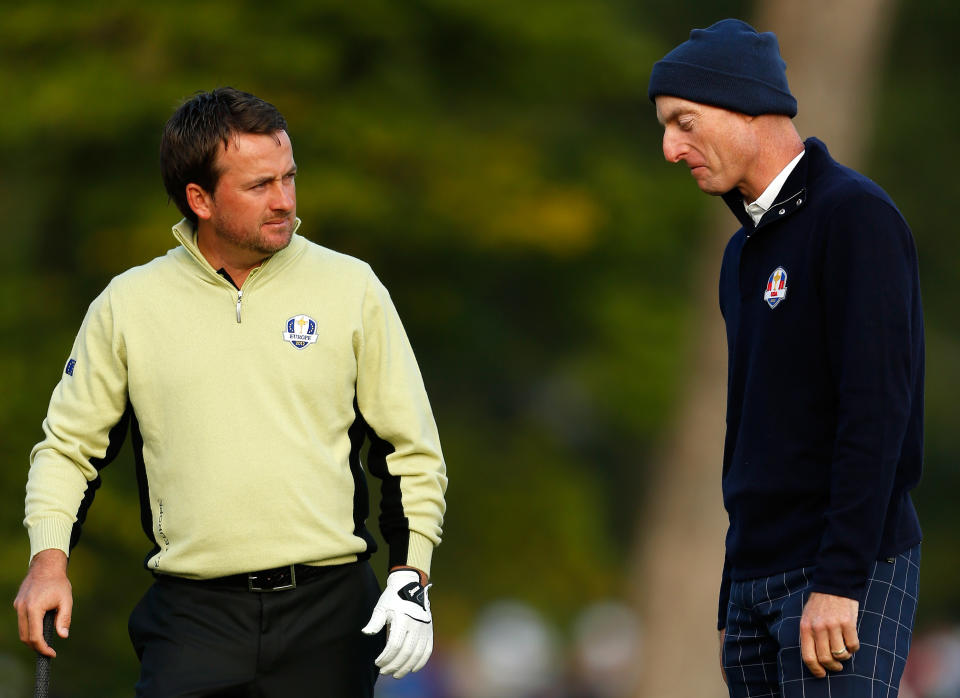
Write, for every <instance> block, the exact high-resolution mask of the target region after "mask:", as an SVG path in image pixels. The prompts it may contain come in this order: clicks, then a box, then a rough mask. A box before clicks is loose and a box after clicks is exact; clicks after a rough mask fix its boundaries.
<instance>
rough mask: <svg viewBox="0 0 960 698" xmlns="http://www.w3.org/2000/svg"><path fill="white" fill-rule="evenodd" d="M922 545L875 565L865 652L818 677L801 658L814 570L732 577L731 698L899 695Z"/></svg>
mask: <svg viewBox="0 0 960 698" xmlns="http://www.w3.org/2000/svg"><path fill="white" fill-rule="evenodd" d="M919 569H920V546H919V545H918V546H916V547H914V548H911V549H910V550H907V551H906V552H904V553H901V554H900V555H898V556H897V557H895V558H893V561H892V562H890V561H887V560H880V561H878V562H876V563H874V566H873V570H872V571H871V574H870V580H869V582H868V585H867V590H866V594H865V598H864V601H863V602H862V603H861V604H860V611H859V614H858V617H857V635H858V637H859V639H860V651H858V652H857V653H856V654H854V655H853V657H852V658H851V659H848V660H847V661H845V662H843V665H844V666H843V671H840V672H836V673H834V672H830V671H828V672H827V677H826V678H823V679H818V678H816V677H815V676H814V675H813V674H811V673H810V670H809V669H807V667H806V665H805V664H804V663H803V658H802V657H801V656H800V615H801V613H802V612H803V604H804V603H805V602H806V600H807V597H808V596H809V594H810V577H811V573H812V572H813V567H804V568H802V569H798V570H793V571H791V572H786V573H783V574H777V575H773V576H771V577H762V578H760V579H751V580H746V581H742V582H736V581H735V582H733V584H732V585H731V588H730V603H729V604H728V606H727V630H726V635H725V638H724V643H723V668H724V671H725V672H726V675H727V686H728V689H729V691H730V696H731V698H759V697H760V696H773V697H777V698H779V697H782V698H800V697H801V696H802V697H804V698H821V697H823V698H895V696H896V695H897V692H898V690H899V687H900V677H901V676H902V675H903V667H904V665H905V664H906V662H907V652H908V651H909V650H910V637H911V634H912V632H913V619H914V616H915V614H916V610H917V584H918V572H919Z"/></svg>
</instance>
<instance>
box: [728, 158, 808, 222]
mask: <svg viewBox="0 0 960 698" xmlns="http://www.w3.org/2000/svg"><path fill="white" fill-rule="evenodd" d="M805 152H807V151H806V150H801V151H800V154H799V155H797V156H796V157H795V158H794V159H793V160H791V161H790V162H788V163H787V166H786V167H784V168H783V169H782V170H780V174H778V175H777V176H776V177H774V178H773V181H772V182H770V184H768V185H767V188H766V189H764V190H763V193H762V194H761V195H760V196H759V197H758V198H757V200H756V201H754V202H753V203H750V204H748V203H747V202H746V201H744V202H743V207H744V208H745V209H746V211H747V213H748V214H749V215H750V218H752V219H753V224H754V225H755V226H756V225H757V223H759V222H760V219H761V218H763V214H765V213H766V212H767V211H768V210H769V209H770V207H771V206H772V205H773V202H774V201H776V199H777V195H778V194H779V193H780V190H781V189H782V188H783V183H784V182H786V181H787V177H789V176H790V173H791V172H793V168H795V167H796V166H797V163H798V162H800V158H802V157H803V154H804V153H805Z"/></svg>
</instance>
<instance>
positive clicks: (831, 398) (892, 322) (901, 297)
mask: <svg viewBox="0 0 960 698" xmlns="http://www.w3.org/2000/svg"><path fill="white" fill-rule="evenodd" d="M724 200H725V201H726V203H727V204H728V206H730V209H731V210H732V211H733V213H734V215H736V216H737V218H738V219H740V221H741V223H742V224H743V227H742V228H741V229H740V230H738V231H737V233H736V234H735V235H734V236H733V237H732V238H731V240H730V242H729V243H728V244H727V249H726V251H725V253H724V256H723V266H722V269H721V272H720V308H721V311H722V312H723V317H724V320H725V321H726V326H727V346H728V350H729V360H728V394H727V436H726V443H725V445H724V454H723V501H724V506H725V507H726V509H727V513H728V514H729V518H730V527H729V529H728V531H727V541H726V562H725V564H724V573H723V584H722V586H721V592H720V617H719V625H718V627H720V628H723V627H725V625H726V613H727V601H728V597H729V585H730V580H731V579H735V580H743V579H752V578H756V577H762V576H767V575H772V574H776V573H778V572H784V571H787V570H791V569H796V568H799V567H804V566H809V565H815V566H816V571H815V572H814V574H813V578H812V582H813V588H812V590H813V591H820V592H826V593H830V594H837V595H840V596H846V597H849V598H854V599H858V600H861V601H862V598H861V597H862V595H863V593H864V590H865V585H866V580H867V578H868V575H869V572H870V568H871V566H872V564H873V562H874V561H875V560H877V559H882V558H886V557H892V556H894V555H896V554H897V553H900V552H902V551H904V550H906V549H907V548H909V547H912V546H913V545H916V544H917V543H918V542H919V541H920V525H919V522H918V520H917V515H916V511H915V510H914V507H913V503H912V502H911V500H910V495H909V492H910V490H911V489H912V488H913V487H914V486H915V485H916V484H917V482H918V481H919V479H920V470H921V462H922V451H923V371H924V368H923V366H924V363H923V362H924V357H923V354H924V344H923V310H922V307H921V303H920V284H919V278H918V272H917V253H916V248H915V245H914V241H913V236H912V235H911V233H910V229H909V227H908V226H907V223H906V221H905V220H904V219H903V216H902V215H901V214H900V212H899V211H898V210H897V207H896V206H895V205H894V203H893V201H891V200H890V197H889V196H887V194H886V193H885V192H884V191H883V190H882V189H881V188H880V187H878V186H877V185H876V184H874V183H873V182H872V181H870V180H869V179H867V178H866V177H864V176H863V175H861V174H858V173H857V172H854V171H853V170H851V169H849V168H846V167H843V166H842V165H839V164H838V163H836V162H835V161H834V160H833V159H832V158H831V157H830V155H829V153H828V152H827V149H826V147H825V146H824V144H823V143H821V142H820V141H818V140H816V139H813V138H811V139H810V140H808V141H807V142H806V154H805V155H804V156H803V158H801V159H800V162H799V163H798V164H797V167H796V168H795V169H794V171H793V172H792V173H791V174H790V176H789V177H788V179H787V181H786V183H785V184H784V186H783V188H782V189H781V192H780V196H779V197H778V203H776V204H774V205H773V206H772V207H771V209H770V210H769V211H768V212H767V213H766V214H765V215H764V217H763V218H762V219H761V220H760V223H759V224H758V225H757V226H756V228H754V224H753V221H752V220H751V219H750V217H749V216H748V215H747V213H746V211H745V210H744V207H743V197H742V196H741V195H740V193H739V192H738V191H736V190H734V191H732V192H730V193H728V194H726V195H725V196H724Z"/></svg>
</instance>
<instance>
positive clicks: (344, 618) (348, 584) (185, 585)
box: [129, 561, 385, 698]
mask: <svg viewBox="0 0 960 698" xmlns="http://www.w3.org/2000/svg"><path fill="white" fill-rule="evenodd" d="M379 596H380V588H379V585H378V583H377V579H376V576H375V575H374V573H373V570H372V569H371V568H370V565H369V563H367V562H366V561H364V562H356V563H351V564H347V565H339V566H335V567H330V568H327V569H325V570H324V572H323V574H321V575H320V576H319V577H317V578H313V579H310V580H308V581H306V582H303V583H299V582H298V585H297V588H296V589H288V590H285V591H275V592H251V591H247V590H245V589H242V588H221V587H211V586H205V585H199V584H197V583H196V582H191V581H189V580H181V579H176V578H172V577H163V576H158V577H157V581H156V582H155V583H154V584H153V586H151V587H150V588H149V589H148V590H147V592H146V594H145V595H144V597H143V598H142V599H141V600H140V602H139V603H138V604H137V606H136V607H135V608H134V610H133V613H131V615H130V624H129V631H130V639H131V641H132V642H133V647H134V650H135V651H136V653H137V657H139V658H140V680H139V682H138V683H137V696H138V697H140V698H173V697H174V696H176V697H183V698H186V697H187V696H190V697H191V698H193V697H199V696H210V697H213V696H219V697H222V698H226V697H231V698H232V697H234V696H236V697H238V698H239V697H244V698H273V697H274V696H324V697H328V698H372V696H373V686H374V683H375V682H376V680H377V676H378V669H377V667H376V665H375V664H374V663H373V661H374V659H375V658H376V657H377V655H378V654H380V652H381V651H382V650H383V646H384V640H385V633H383V632H381V633H380V634H379V635H376V636H373V637H368V636H367V635H364V634H363V633H361V632H360V629H361V628H362V627H363V626H364V625H366V623H367V621H368V620H369V619H370V614H371V613H372V611H373V607H374V606H375V605H376V603H377V599H378V598H379Z"/></svg>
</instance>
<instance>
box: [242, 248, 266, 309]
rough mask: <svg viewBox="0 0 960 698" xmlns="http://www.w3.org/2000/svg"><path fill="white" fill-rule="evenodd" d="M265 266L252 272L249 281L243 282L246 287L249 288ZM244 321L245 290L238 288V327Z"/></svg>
mask: <svg viewBox="0 0 960 698" xmlns="http://www.w3.org/2000/svg"><path fill="white" fill-rule="evenodd" d="M263 264H266V262H264V263H263ZM263 264H261V265H260V266H259V267H256V268H255V269H253V270H252V271H251V272H250V275H249V276H247V280H246V281H244V282H243V285H244V286H248V285H249V284H250V282H251V281H253V278H254V277H255V276H256V275H257V274H259V273H260V270H261V269H262V268H263ZM242 319H243V289H242V288H238V289H237V324H238V325H239V324H240V323H241V321H242Z"/></svg>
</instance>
